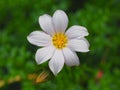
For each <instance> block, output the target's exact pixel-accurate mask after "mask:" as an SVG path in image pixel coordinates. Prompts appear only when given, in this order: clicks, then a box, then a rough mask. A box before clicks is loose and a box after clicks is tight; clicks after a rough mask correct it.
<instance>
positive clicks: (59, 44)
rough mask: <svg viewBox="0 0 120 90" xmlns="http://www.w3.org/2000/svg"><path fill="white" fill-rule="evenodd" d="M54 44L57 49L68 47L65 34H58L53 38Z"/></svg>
mask: <svg viewBox="0 0 120 90" xmlns="http://www.w3.org/2000/svg"><path fill="white" fill-rule="evenodd" d="M52 42H53V45H54V46H55V47H56V48H57V49H63V48H64V47H66V46H67V43H68V38H67V36H66V35H65V34H63V33H56V34H54V35H53V37H52Z"/></svg>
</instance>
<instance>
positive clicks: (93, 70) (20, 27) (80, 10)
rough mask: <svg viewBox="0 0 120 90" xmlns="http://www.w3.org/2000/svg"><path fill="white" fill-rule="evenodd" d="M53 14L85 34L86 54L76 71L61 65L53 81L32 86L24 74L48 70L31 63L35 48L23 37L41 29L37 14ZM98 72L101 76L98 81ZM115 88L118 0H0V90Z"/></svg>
mask: <svg viewBox="0 0 120 90" xmlns="http://www.w3.org/2000/svg"><path fill="white" fill-rule="evenodd" d="M57 9H62V10H64V11H65V12H66V13H67V15H68V17H69V27H70V26H72V25H81V26H85V27H86V28H87V29H88V32H89V33H90V34H89V36H87V39H88V41H89V43H90V52H88V53H77V54H78V56H79V58H80V63H81V65H80V66H78V67H67V66H66V65H65V66H64V68H63V69H62V71H61V72H60V73H59V74H58V75H57V76H56V77H54V76H53V75H52V73H50V76H49V78H48V79H47V81H46V82H43V83H39V84H35V83H34V81H35V80H30V79H28V78H27V77H28V75H29V74H31V73H35V74H39V73H41V72H42V71H43V70H49V68H48V62H46V63H44V64H41V65H37V64H36V62H35V58H34V55H35V53H36V50H37V49H38V48H39V47H36V46H34V45H31V44H30V43H29V42H28V41H27V39H26V37H27V35H29V34H30V33H31V32H32V31H34V30H41V28H40V26H39V23H38V18H39V16H40V15H43V14H46V13H47V14H50V15H53V13H54V12H55V11H56V10H57ZM99 72H102V74H103V75H102V76H101V77H99V78H97V77H98V73H99ZM16 76H18V77H19V78H18V79H19V80H16V81H15V78H16ZM10 80H12V81H11V82H10ZM119 89H120V0H0V90H119Z"/></svg>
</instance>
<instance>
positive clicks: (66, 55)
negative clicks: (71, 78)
mask: <svg viewBox="0 0 120 90" xmlns="http://www.w3.org/2000/svg"><path fill="white" fill-rule="evenodd" d="M39 24H40V26H41V28H42V30H43V31H33V32H32V33H31V34H30V35H29V36H28V37H27V39H28V41H29V42H30V43H31V44H34V45H37V46H40V47H42V48H40V49H38V50H37V52H36V55H35V60H36V62H37V63H38V64H41V63H43V62H45V61H47V60H49V59H50V61H49V68H50V70H51V71H52V72H53V74H54V75H57V74H58V73H59V72H60V71H61V70H62V68H63V66H64V63H65V64H66V65H68V66H78V65H79V58H78V56H77V54H76V53H75V51H77V52H88V51H89V43H88V41H87V40H86V39H85V38H84V37H85V36H87V35H88V31H87V29H86V28H85V27H83V26H78V25H74V26H72V27H70V28H69V29H68V30H66V28H67V25H68V17H67V15H66V14H65V12H64V11H62V10H57V11H56V12H55V13H54V15H53V17H51V16H49V15H47V14H45V15H42V16H40V17H39ZM65 30H66V31H65Z"/></svg>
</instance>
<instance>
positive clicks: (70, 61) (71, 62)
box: [63, 48, 80, 66]
mask: <svg viewBox="0 0 120 90" xmlns="http://www.w3.org/2000/svg"><path fill="white" fill-rule="evenodd" d="M63 54H64V57H65V63H66V65H68V66H78V65H79V64H80V63H79V58H78V56H77V55H76V53H75V52H73V51H71V50H70V49H69V48H65V49H63Z"/></svg>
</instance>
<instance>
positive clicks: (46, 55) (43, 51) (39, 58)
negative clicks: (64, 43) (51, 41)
mask: <svg viewBox="0 0 120 90" xmlns="http://www.w3.org/2000/svg"><path fill="white" fill-rule="evenodd" d="M54 51H55V48H54V47H53V46H48V47H44V48H40V49H38V50H37V52H36V55H35V60H36V62H37V64H41V63H43V62H45V61H47V60H49V59H50V58H51V57H52V55H53V53H54Z"/></svg>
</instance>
